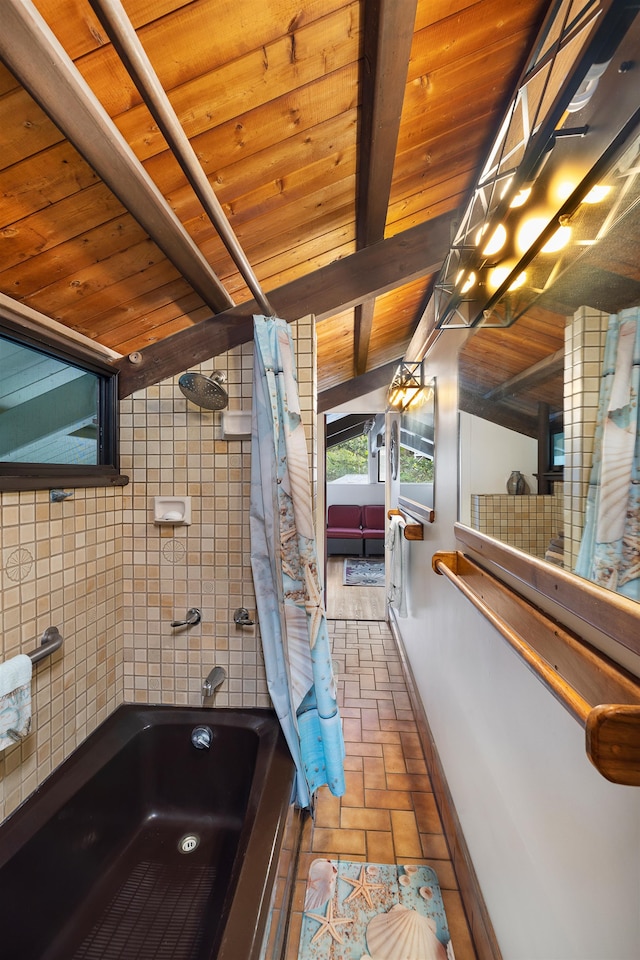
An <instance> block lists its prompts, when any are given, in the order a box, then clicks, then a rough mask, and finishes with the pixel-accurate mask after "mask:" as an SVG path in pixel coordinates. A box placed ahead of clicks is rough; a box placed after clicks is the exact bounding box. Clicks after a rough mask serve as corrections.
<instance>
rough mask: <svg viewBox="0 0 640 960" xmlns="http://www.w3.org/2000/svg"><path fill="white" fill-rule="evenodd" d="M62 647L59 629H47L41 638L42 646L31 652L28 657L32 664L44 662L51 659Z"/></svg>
mask: <svg viewBox="0 0 640 960" xmlns="http://www.w3.org/2000/svg"><path fill="white" fill-rule="evenodd" d="M61 646H62V636H61V635H60V631H59V630H58V628H57V627H47V629H46V630H45V631H44V633H43V634H42V636H41V637H40V646H39V647H36V649H35V650H31V651H30V652H29V653H28V654H27V656H28V657H30V658H31V662H32V663H38V661H40V660H44V658H45V657H50V656H51V654H52V653H53V652H54V651H55V650H58V649H59V648H60V647H61Z"/></svg>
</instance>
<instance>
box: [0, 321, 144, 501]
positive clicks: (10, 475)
mask: <svg viewBox="0 0 640 960" xmlns="http://www.w3.org/2000/svg"><path fill="white" fill-rule="evenodd" d="M82 353H83V351H81V350H79V351H78V355H75V353H74V351H73V348H71V347H69V346H67V345H65V346H64V347H61V346H60V345H54V344H45V343H43V342H42V341H41V340H40V337H39V336H38V338H37V339H36V337H35V335H34V336H29V335H26V336H23V335H22V334H14V333H13V332H5V331H4V330H2V331H0V489H2V490H27V489H31V490H34V489H42V488H47V487H51V486H76V487H78V486H106V485H111V484H116V485H119V486H122V485H124V484H125V483H126V482H127V478H126V477H122V476H120V474H119V473H118V446H117V409H118V406H117V401H118V398H117V374H116V372H115V371H114V370H113V369H112V368H110V367H109V366H108V364H106V363H104V364H103V363H102V362H101V361H100V360H95V359H94V358H92V359H90V360H89V359H87V357H86V356H82Z"/></svg>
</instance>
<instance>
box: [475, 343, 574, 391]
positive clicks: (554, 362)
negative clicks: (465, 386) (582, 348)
mask: <svg viewBox="0 0 640 960" xmlns="http://www.w3.org/2000/svg"><path fill="white" fill-rule="evenodd" d="M562 370H564V350H557V351H556V352H555V353H552V354H550V355H549V356H548V357H545V358H544V359H543V360H539V361H538V363H534V364H533V365H532V366H530V367H527V369H526V370H522V371H521V372H520V373H517V374H516V375H515V376H513V377H510V378H509V379H508V380H505V381H504V383H501V384H499V386H497V387H494V388H493V390H489V392H488V393H485V395H484V399H485V400H503V399H504V398H505V397H509V396H512V395H513V394H514V393H522V392H523V391H524V390H531V389H532V388H534V387H537V386H539V384H541V383H544V382H545V380H549V379H550V377H555V376H556V375H557V374H559V373H561V371H562Z"/></svg>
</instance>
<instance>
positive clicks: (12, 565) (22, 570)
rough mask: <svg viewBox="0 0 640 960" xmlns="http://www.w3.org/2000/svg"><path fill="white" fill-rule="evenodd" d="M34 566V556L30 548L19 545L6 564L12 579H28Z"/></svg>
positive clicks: (5, 566)
mask: <svg viewBox="0 0 640 960" xmlns="http://www.w3.org/2000/svg"><path fill="white" fill-rule="evenodd" d="M32 568H33V556H32V554H31V552H30V551H29V550H27V549H26V548H24V547H19V548H18V549H17V550H12V551H11V553H10V554H9V556H8V557H7V560H6V563H5V565H4V569H5V572H6V574H7V576H8V577H9V579H10V580H15V581H18V580H26V579H27V577H28V576H29V574H30V573H31V570H32Z"/></svg>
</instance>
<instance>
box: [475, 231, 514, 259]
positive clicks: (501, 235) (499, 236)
mask: <svg viewBox="0 0 640 960" xmlns="http://www.w3.org/2000/svg"><path fill="white" fill-rule="evenodd" d="M486 230H487V224H485V225H484V227H482V229H481V230H479V231H478V233H477V234H476V246H480V243H481V241H482V238H483V236H484V234H485V233H486ZM506 239H507V231H506V229H505V227H504V225H503V224H502V223H499V224H498V226H497V227H496V228H495V230H494V231H493V233H492V234H491V236H490V237H489V239H488V240H487V242H486V244H485V245H484V247H483V249H482V256H483V257H490V256H491V255H492V254H494V253H498V251H499V250H502V248H503V246H504V244H505V240H506Z"/></svg>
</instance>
